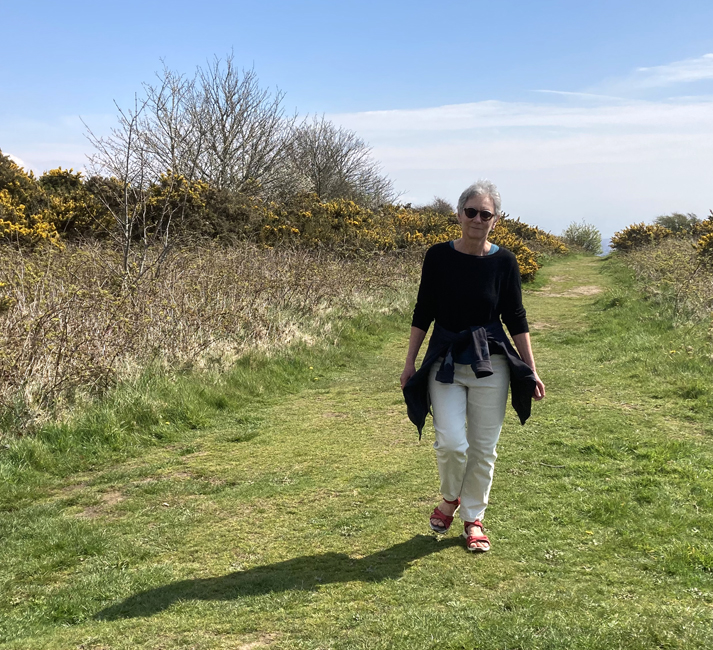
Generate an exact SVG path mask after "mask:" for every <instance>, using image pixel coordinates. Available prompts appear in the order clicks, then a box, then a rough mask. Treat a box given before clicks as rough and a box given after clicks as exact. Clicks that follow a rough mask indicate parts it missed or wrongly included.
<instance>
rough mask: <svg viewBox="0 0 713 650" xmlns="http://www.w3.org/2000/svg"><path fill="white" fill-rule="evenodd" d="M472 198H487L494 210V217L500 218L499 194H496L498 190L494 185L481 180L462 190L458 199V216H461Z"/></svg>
mask: <svg viewBox="0 0 713 650" xmlns="http://www.w3.org/2000/svg"><path fill="white" fill-rule="evenodd" d="M474 196H489V197H490V199H491V200H492V202H493V207H494V208H495V216H496V217H499V216H500V206H501V202H500V192H498V188H497V187H495V183H491V182H490V181H489V180H488V179H487V178H481V179H480V180H478V181H476V182H475V183H473V184H472V185H471V186H470V187H466V188H465V189H464V190H463V194H461V195H460V198H459V199H458V214H463V208H465V204H466V203H468V200H469V199H472V198H473V197H474Z"/></svg>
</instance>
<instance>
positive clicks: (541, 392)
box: [532, 373, 545, 402]
mask: <svg viewBox="0 0 713 650" xmlns="http://www.w3.org/2000/svg"><path fill="white" fill-rule="evenodd" d="M544 396H545V385H544V384H543V383H542V379H540V377H539V375H538V374H537V373H535V391H534V392H533V393H532V397H533V398H534V399H535V400H536V401H538V402H539V401H540V400H541V399H542V398H543V397H544Z"/></svg>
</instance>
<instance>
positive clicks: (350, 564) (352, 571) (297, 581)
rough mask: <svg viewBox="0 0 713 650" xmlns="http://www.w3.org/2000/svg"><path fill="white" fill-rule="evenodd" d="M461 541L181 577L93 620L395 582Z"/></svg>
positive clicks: (411, 543) (420, 541) (428, 539)
mask: <svg viewBox="0 0 713 650" xmlns="http://www.w3.org/2000/svg"><path fill="white" fill-rule="evenodd" d="M460 543H461V542H460V541H459V539H458V538H456V537H453V538H449V539H445V540H440V541H437V540H436V539H435V538H434V537H432V536H429V535H416V536H415V537H412V538H411V539H410V540H408V541H406V542H403V543H401V544H396V545H395V546H392V547H391V548H387V549H384V550H383V551H379V552H378V553H373V554H372V555H367V556H366V557H363V558H358V559H354V558H351V557H349V556H348V555H345V554H344V553H320V554H317V555H304V556H302V557H296V558H293V559H292V560H285V561H284V562H278V563H276V564H268V565H266V566H259V567H255V568H254V569H249V570H247V571H236V572H235V573H229V574H228V575H224V576H219V577H216V578H199V579H196V580H181V581H180V582H173V583H171V584H168V585H165V586H163V587H156V588H155V589H149V590H147V591H142V592H141V593H138V594H135V595H134V596H130V597H129V598H127V599H126V600H124V601H123V602H120V603H117V604H116V605H112V606H111V607H107V608H106V609H103V610H102V611H100V612H98V613H97V614H96V615H95V616H94V618H95V619H100V620H110V621H111V620H117V619H121V618H133V617H138V616H151V615H152V614H157V613H158V612H162V611H163V610H164V609H167V608H168V607H170V606H171V605H172V604H173V603H174V602H176V601H184V600H234V599H238V598H242V597H245V596H259V595H263V594H269V593H275V592H281V591H290V590H300V591H309V590H313V589H316V588H317V587H319V586H321V585H325V584H329V583H339V582H355V581H358V582H381V581H382V580H393V579H395V578H398V577H399V576H401V575H402V574H403V572H404V571H405V570H406V569H407V568H408V567H409V565H410V564H411V563H412V562H414V561H415V560H417V559H419V558H421V557H425V556H426V555H430V554H431V553H435V552H436V551H441V550H443V549H446V548H449V547H451V546H455V545H457V544H460Z"/></svg>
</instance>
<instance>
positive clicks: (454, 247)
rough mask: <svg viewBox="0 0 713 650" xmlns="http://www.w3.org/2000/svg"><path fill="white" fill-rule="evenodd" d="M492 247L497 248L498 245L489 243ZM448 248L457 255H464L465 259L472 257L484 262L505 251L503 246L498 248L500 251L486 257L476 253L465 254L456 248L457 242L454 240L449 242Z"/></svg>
mask: <svg viewBox="0 0 713 650" xmlns="http://www.w3.org/2000/svg"><path fill="white" fill-rule="evenodd" d="M489 243H490V245H491V246H497V244H493V242H489ZM448 248H450V249H451V250H452V251H454V252H455V253H458V255H463V256H464V257H472V258H475V259H478V260H484V259H486V258H488V257H495V256H496V255H497V254H498V253H500V251H501V250H503V247H502V246H498V249H497V250H496V251H495V252H494V253H491V252H490V251H488V252H487V253H486V254H485V255H476V254H475V253H463V252H462V251H459V250H458V249H457V248H456V246H455V241H454V240H453V239H451V240H449V241H448Z"/></svg>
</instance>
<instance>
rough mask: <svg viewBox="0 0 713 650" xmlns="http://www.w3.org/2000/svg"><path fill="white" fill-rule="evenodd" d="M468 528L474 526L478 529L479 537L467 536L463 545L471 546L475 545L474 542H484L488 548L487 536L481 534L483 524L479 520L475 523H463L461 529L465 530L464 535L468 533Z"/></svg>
mask: <svg viewBox="0 0 713 650" xmlns="http://www.w3.org/2000/svg"><path fill="white" fill-rule="evenodd" d="M468 526H476V527H477V528H480V535H467V537H466V539H465V543H466V544H467V545H468V546H470V545H471V544H475V543H476V542H486V543H487V544H488V546H490V540H489V539H488V536H487V535H486V534H485V533H484V532H483V523H482V522H481V521H480V519H476V520H475V521H464V522H463V528H464V529H465V531H466V533H467V532H468Z"/></svg>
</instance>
